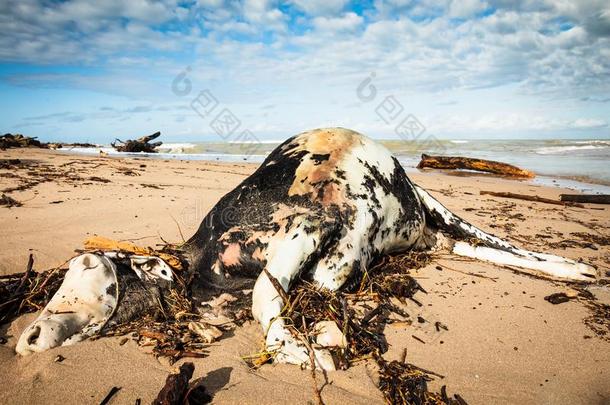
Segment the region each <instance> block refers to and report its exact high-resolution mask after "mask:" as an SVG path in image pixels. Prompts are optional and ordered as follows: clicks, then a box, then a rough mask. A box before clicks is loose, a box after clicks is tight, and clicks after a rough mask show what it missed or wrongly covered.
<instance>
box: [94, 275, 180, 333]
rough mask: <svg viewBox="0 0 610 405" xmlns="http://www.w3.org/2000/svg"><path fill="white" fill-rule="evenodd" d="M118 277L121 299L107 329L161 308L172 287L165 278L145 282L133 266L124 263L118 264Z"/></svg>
mask: <svg viewBox="0 0 610 405" xmlns="http://www.w3.org/2000/svg"><path fill="white" fill-rule="evenodd" d="M117 279H118V282H119V300H118V304H117V307H116V309H115V311H114V314H113V315H112V317H111V318H110V319H109V320H108V323H107V324H106V326H105V327H104V328H105V329H109V328H112V327H114V326H118V325H122V324H124V323H127V322H130V321H133V320H134V319H137V318H140V317H142V316H144V315H146V314H150V313H153V312H155V311H156V310H158V308H159V303H160V302H162V300H163V295H164V293H165V292H167V291H169V287H170V283H169V282H168V281H165V280H156V282H155V281H150V282H144V281H142V280H141V279H140V278H139V277H138V276H137V274H135V273H134V271H133V270H132V269H131V268H129V267H128V266H126V265H123V264H119V265H117ZM113 286H114V284H113ZM115 291H116V288H114V289H113V290H112V292H113V293H115ZM107 292H108V293H110V292H109V291H107Z"/></svg>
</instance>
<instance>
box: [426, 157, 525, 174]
mask: <svg viewBox="0 0 610 405" xmlns="http://www.w3.org/2000/svg"><path fill="white" fill-rule="evenodd" d="M417 168H418V169H423V168H432V169H465V170H476V171H479V172H486V173H493V174H499V175H502V176H510V177H520V178H527V179H531V178H533V177H535V176H536V175H535V174H534V173H533V172H531V171H529V170H524V169H520V168H518V167H516V166H513V165H509V164H507V163H501V162H495V161H493V160H484V159H472V158H467V157H461V156H430V155H426V154H422V155H421V161H420V162H419V164H418V165H417Z"/></svg>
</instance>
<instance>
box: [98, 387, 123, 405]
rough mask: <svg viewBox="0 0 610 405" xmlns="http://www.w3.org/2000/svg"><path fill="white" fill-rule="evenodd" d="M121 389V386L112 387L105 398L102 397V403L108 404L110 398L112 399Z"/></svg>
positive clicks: (102, 404) (101, 404)
mask: <svg viewBox="0 0 610 405" xmlns="http://www.w3.org/2000/svg"><path fill="white" fill-rule="evenodd" d="M120 390H121V387H112V388H111V389H110V391H109V392H108V394H107V395H106V396H105V397H104V399H102V402H100V405H106V404H108V403H109V402H110V400H111V399H112V397H113V396H114V395H115V394H116V393H117V392H119V391H120Z"/></svg>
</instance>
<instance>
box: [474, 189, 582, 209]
mask: <svg viewBox="0 0 610 405" xmlns="http://www.w3.org/2000/svg"><path fill="white" fill-rule="evenodd" d="M479 194H481V195H491V196H494V197H502V198H513V199H517V200H525V201H534V202H541V203H545V204H554V205H564V206H566V205H567V206H570V207H579V208H584V207H585V206H584V205H582V204H578V203H572V202H564V201H559V200H552V199H550V198H545V197H539V196H537V195H527V194H515V193H508V192H499V191H485V190H481V191H480V193H479Z"/></svg>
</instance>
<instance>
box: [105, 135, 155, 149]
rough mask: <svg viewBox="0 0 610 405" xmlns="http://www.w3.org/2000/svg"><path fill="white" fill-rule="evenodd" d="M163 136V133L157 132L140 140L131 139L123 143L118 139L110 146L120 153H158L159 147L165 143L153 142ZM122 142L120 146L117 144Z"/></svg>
mask: <svg viewBox="0 0 610 405" xmlns="http://www.w3.org/2000/svg"><path fill="white" fill-rule="evenodd" d="M160 135H161V132H155V133H154V134H152V135H147V136H143V137H141V138H138V139H135V140H133V139H130V140H127V141H121V140H120V139H116V142H112V143H111V144H110V145H112V147H113V148H114V149H116V150H117V151H119V152H146V153H156V152H157V150H156V148H158V147H159V146H161V145H163V142H153V143H151V142H150V141H152V140H153V139H156V138H158V137H159V136H160ZM117 142H120V144H117Z"/></svg>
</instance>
